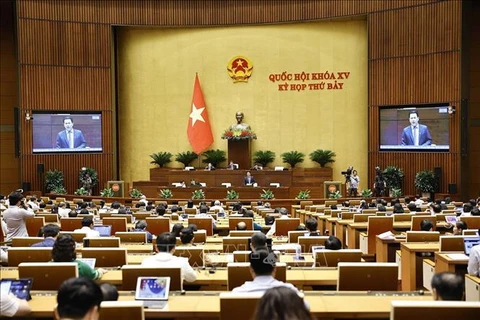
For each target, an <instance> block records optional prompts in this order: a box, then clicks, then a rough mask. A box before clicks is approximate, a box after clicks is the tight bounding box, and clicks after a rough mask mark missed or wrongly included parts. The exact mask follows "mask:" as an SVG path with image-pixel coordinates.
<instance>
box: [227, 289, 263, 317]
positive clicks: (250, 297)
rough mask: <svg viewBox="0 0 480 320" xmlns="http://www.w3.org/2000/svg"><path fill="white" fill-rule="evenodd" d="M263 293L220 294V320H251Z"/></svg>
mask: <svg viewBox="0 0 480 320" xmlns="http://www.w3.org/2000/svg"><path fill="white" fill-rule="evenodd" d="M262 296H263V293H258V292H254V293H235V292H222V293H220V320H244V319H253V315H254V313H255V309H256V308H257V304H258V302H259V301H260V299H261V298H262Z"/></svg>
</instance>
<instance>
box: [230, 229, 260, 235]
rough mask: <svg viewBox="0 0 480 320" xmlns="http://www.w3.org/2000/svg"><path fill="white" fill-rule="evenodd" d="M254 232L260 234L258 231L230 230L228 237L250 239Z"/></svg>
mask: <svg viewBox="0 0 480 320" xmlns="http://www.w3.org/2000/svg"><path fill="white" fill-rule="evenodd" d="M255 232H261V231H259V230H230V232H229V233H228V235H229V236H230V237H251V236H253V235H254V234H255Z"/></svg>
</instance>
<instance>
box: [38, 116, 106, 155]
mask: <svg viewBox="0 0 480 320" xmlns="http://www.w3.org/2000/svg"><path fill="white" fill-rule="evenodd" d="M32 115H33V120H32V121H33V126H32V127H33V153H45V152H62V153H63V152H101V151H102V115H101V113H94V112H82V113H73V112H72V113H65V112H62V113H44V112H36V111H34V112H33V114H32Z"/></svg>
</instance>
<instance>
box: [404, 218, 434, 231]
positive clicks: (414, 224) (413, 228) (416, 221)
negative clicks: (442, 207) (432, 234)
mask: <svg viewBox="0 0 480 320" xmlns="http://www.w3.org/2000/svg"><path fill="white" fill-rule="evenodd" d="M423 220H430V221H431V222H432V224H433V231H435V229H436V228H437V218H435V216H425V215H421V216H419V215H415V216H413V217H412V226H411V227H410V230H411V231H422V229H421V228H420V223H421V222H422V221H423Z"/></svg>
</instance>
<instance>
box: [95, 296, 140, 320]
mask: <svg viewBox="0 0 480 320" xmlns="http://www.w3.org/2000/svg"><path fill="white" fill-rule="evenodd" d="M111 319H135V320H144V319H145V314H144V312H143V301H102V303H101V304H100V316H99V320H111Z"/></svg>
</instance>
